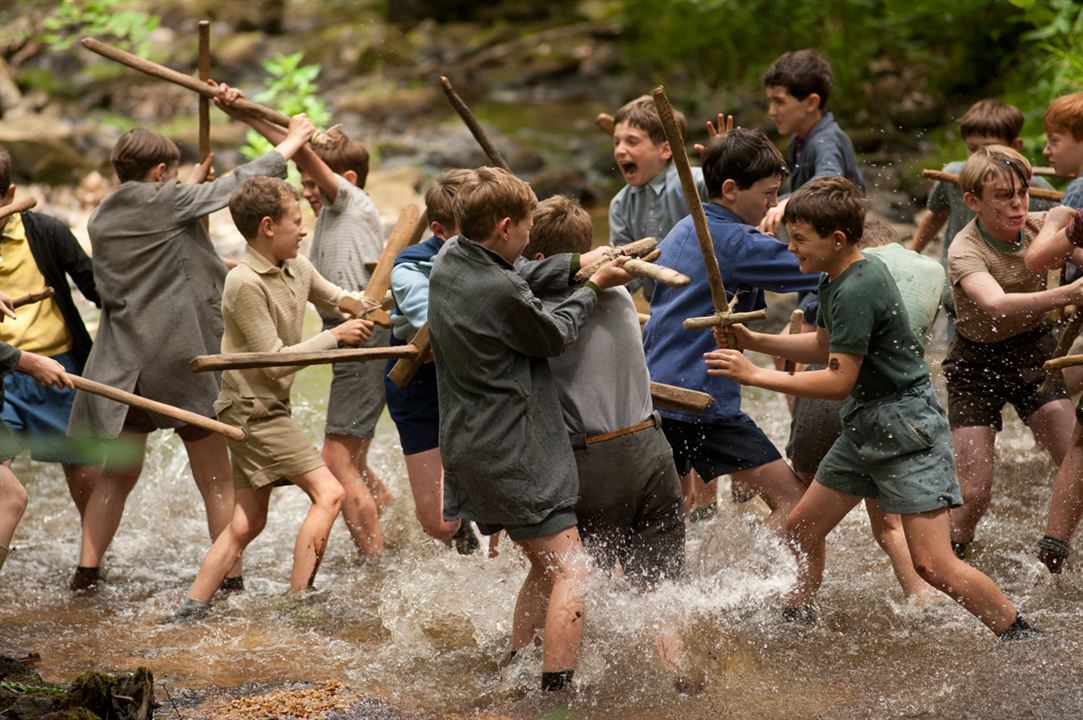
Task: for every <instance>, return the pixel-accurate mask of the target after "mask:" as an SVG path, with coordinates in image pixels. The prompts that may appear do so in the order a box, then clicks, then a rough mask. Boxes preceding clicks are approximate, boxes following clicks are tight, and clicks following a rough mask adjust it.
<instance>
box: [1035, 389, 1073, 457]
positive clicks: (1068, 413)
mask: <svg viewBox="0 0 1083 720" xmlns="http://www.w3.org/2000/svg"><path fill="white" fill-rule="evenodd" d="M1027 425H1029V426H1030V430H1031V432H1033V433H1034V439H1035V440H1037V441H1038V444H1039V445H1041V446H1042V447H1044V448H1045V449H1046V450H1048V451H1049V454H1050V456H1052V458H1053V462H1055V463H1056V464H1057V465H1060V464H1061V463H1062V462H1064V456H1065V455H1066V454H1067V452H1068V448H1069V447H1071V445H1072V430H1073V428H1075V408H1074V407H1072V401H1071V400H1067V399H1064V400H1054V401H1053V402H1047V403H1046V404H1045V405H1042V406H1041V407H1040V408H1038V409H1037V410H1035V411H1034V412H1032V413H1031V414H1030V417H1028V418H1027Z"/></svg>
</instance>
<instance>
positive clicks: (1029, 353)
mask: <svg viewBox="0 0 1083 720" xmlns="http://www.w3.org/2000/svg"><path fill="white" fill-rule="evenodd" d="M1056 347H1057V339H1056V336H1055V335H1054V334H1053V331H1052V330H1051V329H1049V328H1045V327H1041V328H1036V329H1034V330H1030V331H1027V332H1025V333H1021V334H1019V335H1016V336H1014V337H1011V338H1008V339H1007V340H1002V341H1000V342H996V343H980V342H974V341H973V340H967V339H966V338H965V337H963V336H962V335H959V334H958V333H956V335H955V339H954V340H953V341H952V344H951V349H950V350H949V351H948V355H947V357H946V358H944V364H943V368H944V377H945V379H946V380H947V383H948V419H949V421H950V422H951V426H952V427H953V428H960V427H978V426H982V427H992V428H994V429H996V430H997V432H999V431H1000V430H1001V429H1003V427H1004V421H1003V419H1002V418H1001V411H1002V410H1003V409H1004V405H1005V404H1007V403H1011V404H1012V406H1013V407H1014V408H1015V412H1016V413H1018V415H1019V418H1020V419H1021V420H1022V421H1023V422H1026V421H1027V419H1028V418H1029V417H1030V416H1031V415H1032V414H1033V413H1034V411H1035V410H1037V409H1038V408H1040V407H1041V406H1042V405H1045V404H1046V403H1050V402H1053V401H1054V400H1061V399H1063V398H1066V397H1068V390H1067V389H1066V388H1065V387H1064V378H1062V377H1061V375H1060V374H1059V373H1058V374H1057V375H1056V376H1055V380H1054V382H1053V384H1052V387H1051V388H1050V390H1049V392H1045V393H1039V392H1038V387H1039V386H1040V385H1041V384H1042V380H1043V379H1044V378H1045V372H1044V370H1043V369H1042V364H1043V363H1044V362H1045V361H1046V360H1048V359H1049V358H1050V357H1052V355H1053V351H1054V350H1055V349H1056Z"/></svg>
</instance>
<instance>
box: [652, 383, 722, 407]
mask: <svg viewBox="0 0 1083 720" xmlns="http://www.w3.org/2000/svg"><path fill="white" fill-rule="evenodd" d="M651 399H652V400H654V404H655V406H656V407H660V408H664V409H666V410H676V411H678V412H693V413H701V412H703V411H704V410H706V409H707V408H709V407H710V406H711V404H712V403H713V402H714V398H713V397H711V396H710V395H708V394H707V393H705V392H699V391H698V390H688V389H686V388H683V387H677V386H676V385H666V384H664V383H659V382H651Z"/></svg>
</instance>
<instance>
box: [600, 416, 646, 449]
mask: <svg viewBox="0 0 1083 720" xmlns="http://www.w3.org/2000/svg"><path fill="white" fill-rule="evenodd" d="M657 424H658V422H657V420H656V416H655V415H651V416H650V417H649V418H647V419H646V420H644V421H643V422H641V423H636V424H635V425H629V426H628V427H624V428H621V429H620V430H614V431H612V432H607V433H602V434H601V435H591V436H589V437H588V438H587V441H586V442H587V445H595V444H597V443H602V442H605V441H606V440H613V439H614V438H619V437H621V436H622V435H631V434H632V433H634V432H639V431H640V430H646V429H648V428H652V427H655V426H656V425H657Z"/></svg>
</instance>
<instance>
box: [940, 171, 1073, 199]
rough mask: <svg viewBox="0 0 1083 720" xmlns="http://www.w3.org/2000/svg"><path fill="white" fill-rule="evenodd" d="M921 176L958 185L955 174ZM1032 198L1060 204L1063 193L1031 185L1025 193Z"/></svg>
mask: <svg viewBox="0 0 1083 720" xmlns="http://www.w3.org/2000/svg"><path fill="white" fill-rule="evenodd" d="M921 176H922V177H923V178H926V179H928V180H939V181H940V182H947V183H951V184H952V185H958V184H959V176H958V175H956V174H955V173H946V172H941V171H939V170H922V171H921ZM1027 192H1028V193H1029V194H1030V196H1031V197H1032V198H1037V199H1038V200H1052V201H1053V202H1060V201H1061V200H1063V199H1064V193H1062V192H1060V191H1059V190H1046V189H1044V188H1036V187H1034V186H1033V185H1031V186H1030V189H1029V190H1028V191H1027Z"/></svg>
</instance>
